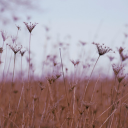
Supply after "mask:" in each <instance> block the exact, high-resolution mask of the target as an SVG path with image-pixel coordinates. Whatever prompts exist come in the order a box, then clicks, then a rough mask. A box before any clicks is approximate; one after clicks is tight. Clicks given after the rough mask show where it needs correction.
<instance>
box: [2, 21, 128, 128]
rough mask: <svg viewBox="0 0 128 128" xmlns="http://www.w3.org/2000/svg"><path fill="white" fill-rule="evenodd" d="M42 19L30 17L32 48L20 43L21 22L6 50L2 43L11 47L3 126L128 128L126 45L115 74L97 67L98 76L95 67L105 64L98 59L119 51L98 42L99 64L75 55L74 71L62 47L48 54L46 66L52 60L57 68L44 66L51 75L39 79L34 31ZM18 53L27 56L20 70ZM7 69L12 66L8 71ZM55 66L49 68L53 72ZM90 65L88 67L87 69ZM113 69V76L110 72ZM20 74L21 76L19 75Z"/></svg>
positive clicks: (47, 74)
mask: <svg viewBox="0 0 128 128" xmlns="http://www.w3.org/2000/svg"><path fill="white" fill-rule="evenodd" d="M24 23H25V22H24ZM36 25H37V24H31V23H30V25H28V23H25V26H26V27H27V29H28V31H29V33H30V38H29V43H28V44H29V50H28V53H27V52H26V51H27V50H26V49H23V46H19V45H18V44H17V38H18V33H19V32H20V31H19V30H20V29H21V28H20V27H19V26H16V27H17V29H18V30H17V36H16V39H15V40H13V41H12V42H13V43H12V44H10V45H6V51H3V47H4V45H2V47H1V48H0V53H1V55H2V54H3V52H5V53H6V56H5V58H4V60H5V62H4V69H3V72H2V73H1V77H2V80H1V83H0V90H1V91H0V127H1V128H17V127H18V128H19V127H22V128H127V127H128V121H127V120H128V114H127V113H128V87H127V79H128V78H127V74H125V72H124V69H125V65H123V62H124V61H125V60H126V59H127V56H124V54H123V50H124V48H123V47H122V46H121V47H120V48H119V49H118V54H119V55H120V58H121V59H120V62H119V64H117V65H116V64H115V65H111V68H109V71H110V70H112V72H113V74H114V76H113V78H111V79H109V78H106V77H104V78H103V77H102V78H101V74H100V72H98V73H97V74H98V75H97V76H95V78H94V77H92V76H93V73H94V72H95V68H96V67H97V66H99V63H98V61H99V60H100V58H101V56H102V57H104V56H106V54H116V52H114V51H113V50H112V49H111V48H109V47H107V46H105V45H104V44H97V43H92V45H94V46H95V48H96V50H97V53H98V58H97V59H96V61H95V62H94V61H92V65H93V66H90V65H89V64H88V63H86V64H82V63H81V61H79V60H77V61H75V60H72V59H71V61H70V63H72V66H73V68H74V71H73V73H70V72H68V68H67V67H66V66H65V65H64V61H65V59H64V57H65V56H63V54H62V52H63V49H61V48H60V49H59V48H58V56H56V55H48V56H45V55H44V56H45V58H46V60H45V61H44V63H43V64H44V65H45V66H44V67H43V70H44V69H45V68H46V66H48V64H49V65H50V66H51V68H49V70H51V71H50V73H46V72H43V73H44V74H43V76H45V77H43V78H41V79H37V78H36V76H34V72H33V63H32V61H31V56H30V55H31V48H30V46H31V32H32V31H33V29H34V28H35V30H34V31H36ZM46 31H47V30H46ZM2 34H3V33H2ZM2 38H3V35H2ZM6 39H8V38H5V40H6ZM13 39H14V38H13ZM5 40H4V41H5ZM3 44H4V43H3ZM86 44H87V43H84V42H82V43H81V45H83V46H84V47H86ZM62 45H63V44H62V43H61V44H60V42H59V43H58V46H59V47H61V46H62ZM67 46H68V45H67ZM7 48H8V49H11V50H12V54H13V53H14V58H12V54H11V56H10V60H9V63H8V64H6V59H7ZM45 50H47V49H45ZM17 53H20V57H21V60H20V66H19V70H20V72H21V73H20V74H19V75H18V74H16V73H15V66H16V64H17V63H16V61H17V60H16V55H17ZM24 54H28V55H29V59H28V61H27V62H28V65H29V66H28V78H26V79H25V78H24V77H23V75H24V74H26V73H27V71H25V72H24V70H23V66H24V63H23V61H22V59H23V58H24ZM57 59H58V60H60V63H57V61H56V60H57ZM1 60H2V57H1ZM12 60H14V62H13V70H12V71H11V69H10V62H11V61H12ZM110 61H111V60H110ZM81 64H82V65H81ZM1 65H2V63H1V64H0V66H1ZM79 65H80V66H81V67H82V73H80V71H79V70H80V69H79V67H78V66H79ZM5 70H7V72H6V74H5ZM49 70H47V71H48V72H49ZM84 70H85V71H86V73H83V71H84ZM88 70H91V71H90V74H89V77H83V75H84V74H87V72H88ZM109 71H108V72H107V75H108V76H107V77H109ZM9 72H12V75H11V78H12V79H8V78H7V75H8V73H9ZM68 73H69V74H70V75H68ZM88 73H89V72H88ZM16 76H17V77H18V78H19V79H14V78H15V77H16Z"/></svg>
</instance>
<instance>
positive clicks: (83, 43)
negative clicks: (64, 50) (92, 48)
mask: <svg viewBox="0 0 128 128" xmlns="http://www.w3.org/2000/svg"><path fill="white" fill-rule="evenodd" d="M79 42H80V43H81V44H82V45H83V46H84V45H85V44H87V43H86V42H83V41H79Z"/></svg>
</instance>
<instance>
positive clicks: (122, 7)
mask: <svg viewBox="0 0 128 128" xmlns="http://www.w3.org/2000/svg"><path fill="white" fill-rule="evenodd" d="M40 7H41V8H42V9H43V11H42V12H41V11H40V12H38V11H36V12H34V11H30V12H25V11H23V12H22V13H21V14H20V15H21V16H24V15H25V14H27V15H29V14H30V15H31V16H32V19H31V22H37V23H39V24H38V25H37V26H36V27H35V29H34V30H33V32H32V42H31V50H32V51H33V52H34V61H35V62H38V63H37V64H36V66H37V67H38V66H40V65H39V64H41V61H42V59H41V56H42V54H44V51H45V50H44V45H45V38H44V37H45V34H46V33H45V31H44V27H43V26H44V25H47V26H48V27H50V32H49V35H50V36H51V37H52V39H51V41H49V44H47V47H48V49H49V50H48V51H47V52H45V55H44V56H45V57H46V55H48V54H50V53H51V52H53V53H56V54H59V47H58V49H56V51H54V49H51V48H50V46H51V45H52V44H54V43H55V42H57V40H60V41H62V42H68V41H69V40H66V36H67V35H70V36H71V39H70V44H71V45H70V47H69V49H70V55H69V56H68V57H67V60H69V59H75V60H76V59H82V61H85V58H86V57H85V58H84V57H83V58H79V57H78V55H77V54H78V52H80V51H81V47H79V48H78V44H79V40H81V41H85V42H87V43H92V42H93V41H95V42H98V43H105V44H106V45H107V46H110V47H112V48H113V49H115V47H116V46H120V45H121V44H122V42H123V40H124V33H128V27H127V28H126V27H125V26H124V25H125V24H128V1H127V0H42V1H40ZM23 21H25V19H21V20H20V21H18V22H17V24H18V25H20V26H21V27H22V28H23V29H22V30H21V31H20V33H19V38H20V39H22V44H24V46H26V47H27V46H28V39H29V33H28V31H27V30H26V28H25V25H24V24H23ZM23 35H25V36H24V38H23ZM126 41H127V40H126ZM19 42H20V41H19ZM127 42H128V41H127ZM127 42H126V43H127ZM126 46H128V45H127V44H126ZM89 47H92V46H91V45H89ZM89 47H87V48H85V49H84V50H86V51H85V53H87V54H88V53H89V55H90V56H91V57H92V56H93V57H94V58H95V56H97V55H95V54H96V49H94V48H89ZM57 50H58V51H57ZM87 51H88V52H87ZM94 51H95V52H94ZM62 52H63V53H64V51H63V50H62ZM51 54H52V53H51ZM117 58H118V57H117ZM118 60H119V59H118ZM118 60H117V62H118ZM65 63H67V61H66V62H65ZM69 63H70V62H68V63H67V64H68V65H70V64H69ZM108 63H109V62H107V63H106V64H108ZM39 70H40V69H37V72H39Z"/></svg>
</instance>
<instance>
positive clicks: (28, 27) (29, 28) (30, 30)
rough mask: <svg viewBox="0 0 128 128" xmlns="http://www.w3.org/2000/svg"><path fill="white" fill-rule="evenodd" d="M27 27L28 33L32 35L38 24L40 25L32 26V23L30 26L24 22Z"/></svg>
mask: <svg viewBox="0 0 128 128" xmlns="http://www.w3.org/2000/svg"><path fill="white" fill-rule="evenodd" d="M24 24H25V26H26V27H27V29H28V31H29V32H30V33H31V32H32V30H33V29H34V28H35V26H36V25H37V24H38V23H34V24H31V22H30V25H28V23H26V22H24Z"/></svg>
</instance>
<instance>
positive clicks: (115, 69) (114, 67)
mask: <svg viewBox="0 0 128 128" xmlns="http://www.w3.org/2000/svg"><path fill="white" fill-rule="evenodd" d="M123 67H124V66H122V64H121V65H119V66H117V65H115V64H113V65H112V68H113V71H114V73H115V75H116V76H117V75H118V73H119V72H120V70H121V69H122V68H123Z"/></svg>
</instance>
